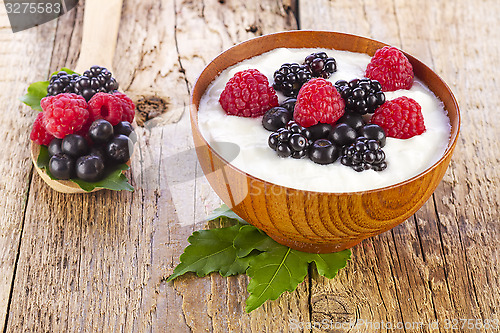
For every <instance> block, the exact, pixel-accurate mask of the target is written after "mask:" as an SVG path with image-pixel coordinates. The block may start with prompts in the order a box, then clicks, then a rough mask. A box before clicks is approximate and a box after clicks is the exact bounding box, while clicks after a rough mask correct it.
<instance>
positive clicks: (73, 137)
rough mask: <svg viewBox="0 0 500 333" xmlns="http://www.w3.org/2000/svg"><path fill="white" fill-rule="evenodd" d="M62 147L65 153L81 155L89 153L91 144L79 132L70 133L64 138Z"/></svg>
mask: <svg viewBox="0 0 500 333" xmlns="http://www.w3.org/2000/svg"><path fill="white" fill-rule="evenodd" d="M61 149H62V151H63V153H65V154H68V155H71V156H73V157H80V156H83V155H85V154H87V152H88V150H89V145H88V143H87V140H86V139H85V138H84V137H83V136H81V135H78V134H69V135H66V136H65V137H64V139H63V140H62V143H61Z"/></svg>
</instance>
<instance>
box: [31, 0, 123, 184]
mask: <svg viewBox="0 0 500 333" xmlns="http://www.w3.org/2000/svg"><path fill="white" fill-rule="evenodd" d="M122 4H123V0H106V1H101V0H86V1H85V14H84V17H83V35H82V44H81V46H80V57H79V58H78V62H77V65H76V68H75V72H77V73H83V72H84V71H86V70H87V69H89V68H90V66H93V65H98V66H101V67H106V68H107V69H108V70H109V71H112V64H113V58H114V55H115V49H116V42H117V39H118V28H119V25H120V18H121V12H122ZM39 152H40V146H39V145H37V144H36V143H34V142H32V143H31V159H32V160H33V165H34V166H35V169H36V171H37V172H38V174H39V175H40V177H42V179H43V180H44V181H45V182H46V183H47V184H48V185H49V186H50V187H52V188H53V189H54V190H56V191H58V192H62V193H88V192H86V191H85V190H83V189H81V188H80V186H78V185H77V184H76V183H73V182H72V181H69V180H53V179H51V178H50V177H49V175H47V173H46V172H45V171H44V170H42V169H40V168H39V167H38V165H37V163H36V161H37V159H38V154H39ZM99 190H102V188H96V189H94V190H93V191H92V192H94V191H99Z"/></svg>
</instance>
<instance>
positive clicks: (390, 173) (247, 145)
mask: <svg viewBox="0 0 500 333" xmlns="http://www.w3.org/2000/svg"><path fill="white" fill-rule="evenodd" d="M320 51H323V52H326V53H327V54H328V56H330V57H333V58H335V59H336V62H337V71H336V72H335V73H333V75H332V76H331V77H330V78H329V79H328V80H329V81H331V82H332V83H334V82H336V81H337V80H346V81H350V80H351V79H355V78H362V77H364V72H365V69H366V66H367V64H368V63H369V62H370V59H371V57H370V56H369V55H367V54H363V53H354V52H349V51H338V50H331V49H320V50H318V49H299V48H297V49H287V48H278V49H275V50H272V51H269V52H266V53H264V54H261V55H258V56H255V57H252V58H250V59H246V60H243V61H242V62H240V63H238V64H236V65H233V66H231V67H229V68H227V69H225V70H224V71H223V72H222V73H221V74H220V75H219V76H218V77H217V78H216V79H215V80H214V81H213V82H212V83H211V84H210V86H209V87H208V88H207V90H206V91H205V94H204V95H203V97H202V98H201V101H200V106H199V111H198V123H199V128H200V131H201V133H202V135H203V137H204V139H205V140H206V141H207V142H208V144H210V145H211V146H212V147H213V148H214V149H215V151H216V152H217V153H218V154H220V156H221V157H223V158H224V159H226V160H228V161H229V160H231V164H232V165H234V166H235V167H237V168H238V169H240V170H241V171H243V172H245V173H247V174H249V175H252V176H254V177H256V178H259V179H262V180H265V181H267V182H270V183H273V184H277V185H281V186H285V187H289V188H294V189H298V190H306V191H317V192H336V193H344V192H355V191H366V190H372V189H376V188H381V187H385V186H389V185H394V184H397V183H399V182H401V181H404V180H407V179H409V178H411V177H413V176H416V175H418V174H419V173H420V172H422V171H424V170H425V169H427V168H429V167H430V166H432V165H433V164H434V163H436V162H437V161H438V160H439V159H440V158H441V157H442V156H443V154H444V152H445V150H446V148H447V146H448V141H449V137H450V130H451V126H450V122H449V119H448V117H447V115H446V111H445V109H444V105H443V103H442V102H441V101H440V100H439V99H438V98H437V97H436V96H435V95H434V94H433V93H432V92H431V91H430V90H429V89H428V88H427V87H426V86H425V84H424V83H423V82H422V81H420V80H418V79H417V80H416V81H415V82H414V84H413V86H412V88H411V89H410V90H405V89H401V90H397V91H393V92H385V95H386V99H387V100H392V99H395V98H397V97H400V96H407V97H410V98H412V99H414V100H416V101H417V102H418V103H419V104H420V105H421V106H422V113H423V116H424V122H425V126H426V131H425V132H424V133H423V134H421V135H417V136H414V137H412V138H410V139H395V138H387V143H386V145H385V147H384V152H385V154H386V161H387V165H388V167H387V169H385V170H384V171H382V172H377V171H373V170H366V171H364V172H356V171H354V170H353V169H351V168H348V167H346V166H344V165H342V164H341V163H340V160H337V161H336V162H335V163H333V164H328V165H321V164H316V163H313V162H312V161H311V160H309V159H307V158H303V159H292V158H280V157H278V156H277V155H276V153H275V152H274V151H273V150H271V149H270V148H269V146H268V143H267V141H268V137H269V134H270V132H269V131H267V130H265V129H264V128H263V126H262V124H261V120H262V117H258V118H245V117H238V116H232V115H227V114H226V113H225V111H224V110H223V109H222V107H221V106H220V104H219V96H220V94H221V92H222V90H223V89H224V87H225V85H226V83H227V82H228V80H229V79H230V78H231V77H232V76H233V75H234V74H235V73H236V72H239V71H242V70H245V69H250V68H255V69H258V70H259V71H260V72H261V73H263V74H264V75H266V76H267V77H268V80H269V82H270V83H272V82H273V73H274V71H275V70H276V69H278V68H279V67H280V66H281V64H282V63H283V62H290V63H293V62H295V63H302V62H303V60H304V58H305V57H306V56H307V55H309V54H311V53H314V52H320ZM284 99H285V96H283V95H282V94H281V93H279V100H280V101H283V100H284ZM217 142H231V143H234V144H236V145H237V146H238V147H240V154H239V155H238V156H236V158H234V151H233V149H232V146H231V145H217ZM232 158H234V159H232Z"/></svg>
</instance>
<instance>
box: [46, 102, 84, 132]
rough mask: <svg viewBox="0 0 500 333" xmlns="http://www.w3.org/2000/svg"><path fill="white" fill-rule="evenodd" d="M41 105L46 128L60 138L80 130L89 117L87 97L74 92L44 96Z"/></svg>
mask: <svg viewBox="0 0 500 333" xmlns="http://www.w3.org/2000/svg"><path fill="white" fill-rule="evenodd" d="M40 106H41V107H42V110H43V112H44V115H43V117H44V118H43V123H44V125H45V129H46V130H47V132H49V133H50V134H52V135H53V136H55V137H56V138H58V139H62V138H64V137H65V136H66V135H68V134H73V133H75V132H76V131H78V130H80V129H81V128H82V127H83V125H84V124H85V122H86V121H87V119H88V118H89V111H88V110H87V107H88V105H87V102H86V101H85V98H83V97H82V96H78V95H76V94H72V93H71V94H68V93H63V94H59V95H56V96H47V97H44V98H42V100H41V101H40Z"/></svg>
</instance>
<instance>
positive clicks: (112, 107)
mask: <svg viewBox="0 0 500 333" xmlns="http://www.w3.org/2000/svg"><path fill="white" fill-rule="evenodd" d="M89 112H90V116H91V117H92V119H93V120H96V119H105V120H107V121H109V122H110V123H111V125H113V126H114V125H116V124H118V123H119V122H120V121H122V116H123V107H122V102H121V100H120V99H119V98H117V97H115V96H114V95H112V94H107V93H103V92H100V93H97V94H95V95H94V96H93V97H92V98H91V99H90V101H89Z"/></svg>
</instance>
